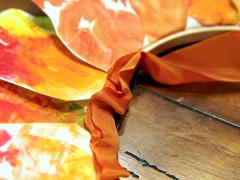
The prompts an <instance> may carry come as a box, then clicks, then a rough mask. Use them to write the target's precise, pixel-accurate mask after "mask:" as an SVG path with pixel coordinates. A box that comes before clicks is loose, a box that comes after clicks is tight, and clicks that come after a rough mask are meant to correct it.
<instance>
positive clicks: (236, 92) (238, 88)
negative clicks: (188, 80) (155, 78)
mask: <svg viewBox="0 0 240 180" xmlns="http://www.w3.org/2000/svg"><path fill="white" fill-rule="evenodd" d="M140 81H141V83H140V86H141V87H144V88H146V89H148V90H150V91H152V92H154V93H157V94H160V95H162V96H165V97H167V98H170V99H172V100H174V101H176V102H179V103H181V104H185V105H187V106H189V107H193V108H195V109H198V110H200V111H202V112H204V113H206V114H210V115H212V116H216V117H217V118H219V119H220V120H223V121H228V122H229V123H233V124H235V125H236V126H239V127H240V110H239V109H240V83H195V84H186V85H179V86H164V85H159V84H157V83H154V82H150V81H149V77H146V76H144V78H143V76H142V78H141V80H140Z"/></svg>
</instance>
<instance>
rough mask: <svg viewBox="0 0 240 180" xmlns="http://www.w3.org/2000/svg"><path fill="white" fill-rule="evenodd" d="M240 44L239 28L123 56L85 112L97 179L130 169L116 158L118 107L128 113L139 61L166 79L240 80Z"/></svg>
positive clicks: (170, 81) (161, 80)
mask: <svg viewBox="0 0 240 180" xmlns="http://www.w3.org/2000/svg"><path fill="white" fill-rule="evenodd" d="M239 45H240V32H230V33H225V34H223V35H220V36H217V37H214V38H210V39H207V40H205V41H202V42H199V43H196V44H194V45H191V46H188V47H186V48H183V49H180V50H177V51H174V52H172V53H170V54H168V55H166V56H163V57H157V56H156V55H153V54H151V53H141V54H140V53H136V54H132V55H128V56H125V57H123V58H121V59H119V60H118V61H117V63H116V64H115V65H114V67H113V68H112V69H111V70H110V71H109V72H108V78H107V81H106V84H105V86H104V88H103V89H102V90H101V91H100V92H98V93H97V94H95V95H94V96H93V97H92V99H91V102H90V104H89V106H88V110H87V115H86V121H85V124H86V127H87V128H88V129H89V131H90V132H91V134H92V140H91V148H92V151H93V155H94V163H95V166H96V170H97V174H98V179H104V180H105V179H117V178H119V177H122V176H128V175H129V173H128V172H127V171H126V169H124V168H122V167H121V166H120V165H119V163H118V161H117V153H118V146H119V140H118V134H117V130H116V126H115V123H114V118H113V112H114V111H115V112H117V113H119V114H124V113H125V111H126V109H127V107H128V104H129V101H130V99H131V91H130V89H129V87H128V85H129V82H130V80H131V78H132V76H133V74H134V72H135V69H136V68H137V66H138V64H141V65H142V67H143V68H144V69H145V70H146V71H148V72H149V74H150V75H151V76H152V77H153V78H154V79H155V80H156V81H157V82H159V83H164V84H170V85H176V84H184V83H192V82H212V81H225V82H240V51H239Z"/></svg>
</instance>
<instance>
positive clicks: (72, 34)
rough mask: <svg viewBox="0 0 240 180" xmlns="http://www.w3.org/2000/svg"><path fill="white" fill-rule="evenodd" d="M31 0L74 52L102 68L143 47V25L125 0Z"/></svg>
mask: <svg viewBox="0 0 240 180" xmlns="http://www.w3.org/2000/svg"><path fill="white" fill-rule="evenodd" d="M33 1H34V2H35V3H36V4H37V5H39V7H41V8H42V9H43V11H44V12H45V13H46V14H47V15H48V16H49V17H50V18H51V20H52V22H53V25H54V27H55V29H56V31H57V34H58V35H59V37H60V39H61V40H62V41H63V43H64V44H65V45H66V47H68V48H69V49H70V50H71V52H72V53H73V54H75V55H76V56H77V57H78V58H80V59H81V60H83V61H85V62H87V63H89V64H91V65H93V66H95V67H97V68H100V69H102V70H104V71H107V70H109V68H110V67H111V66H112V65H113V64H114V62H115V61H116V60H117V59H119V58H120V57H122V56H124V55H127V54H130V53H133V52H135V51H138V50H140V49H141V48H142V46H143V40H144V32H143V27H142V24H141V22H140V20H139V18H138V16H137V15H136V13H135V12H134V10H133V9H132V7H131V6H130V4H129V2H128V0H117V1H115V0H97V1H96V0H77V1H76V0H68V1H64V0H33Z"/></svg>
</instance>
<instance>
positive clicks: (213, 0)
mask: <svg viewBox="0 0 240 180" xmlns="http://www.w3.org/2000/svg"><path fill="white" fill-rule="evenodd" d="M189 14H190V16H192V17H193V18H195V19H196V20H197V21H198V22H199V23H201V24H203V25H229V24H236V23H237V22H238V13H237V11H236V8H235V6H234V4H233V2H232V0H190V8H189Z"/></svg>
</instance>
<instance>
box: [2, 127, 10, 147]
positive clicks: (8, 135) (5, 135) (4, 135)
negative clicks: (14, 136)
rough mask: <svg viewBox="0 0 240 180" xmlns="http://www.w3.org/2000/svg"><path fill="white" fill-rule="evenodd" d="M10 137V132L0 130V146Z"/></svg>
mask: <svg viewBox="0 0 240 180" xmlns="http://www.w3.org/2000/svg"><path fill="white" fill-rule="evenodd" d="M10 139H11V136H10V134H8V132H7V131H5V130H0V147H1V146H3V145H4V144H6V143H7V142H8V141H9V140H10Z"/></svg>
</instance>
